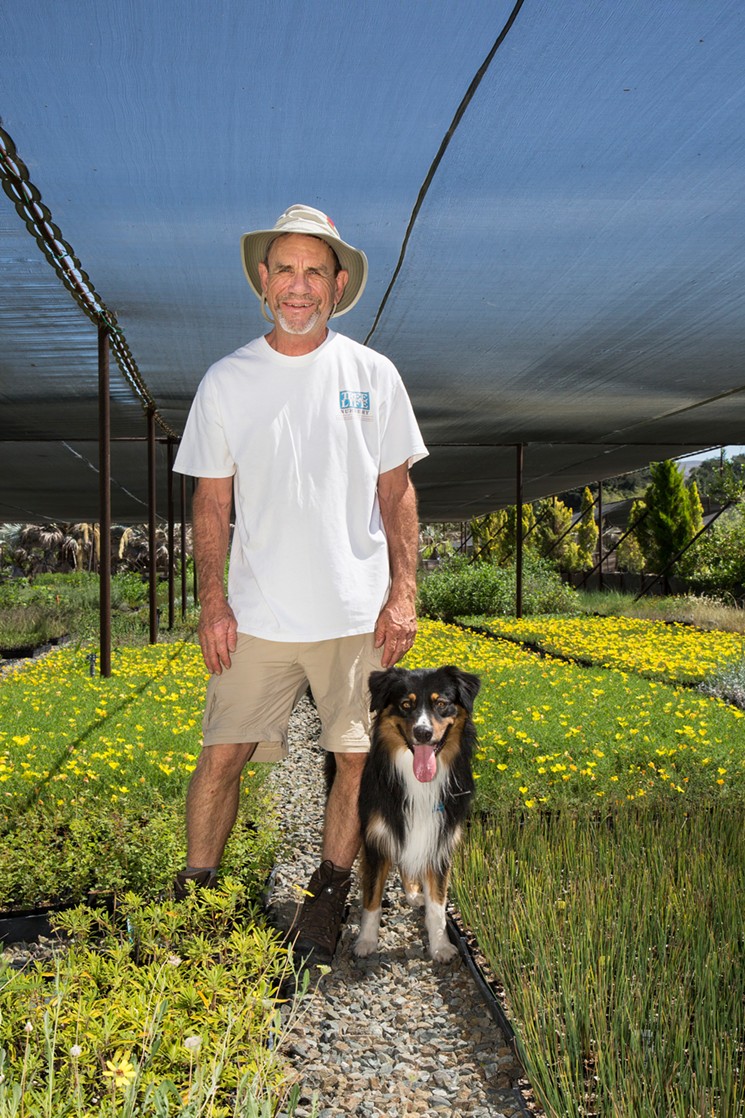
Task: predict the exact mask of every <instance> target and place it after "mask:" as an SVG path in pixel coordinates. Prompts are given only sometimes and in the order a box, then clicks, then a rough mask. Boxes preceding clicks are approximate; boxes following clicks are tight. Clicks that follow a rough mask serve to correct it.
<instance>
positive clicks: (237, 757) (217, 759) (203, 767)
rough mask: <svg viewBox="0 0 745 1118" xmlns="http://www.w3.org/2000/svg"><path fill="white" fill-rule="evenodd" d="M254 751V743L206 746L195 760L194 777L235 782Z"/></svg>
mask: <svg viewBox="0 0 745 1118" xmlns="http://www.w3.org/2000/svg"><path fill="white" fill-rule="evenodd" d="M255 749H256V743H255V742H250V743H247V742H240V743H238V744H236V745H206V746H203V747H202V750H201V752H200V754H199V757H198V758H197V767H196V770H195V772H194V775H195V776H197V775H198V776H199V777H200V778H202V777H204V778H208V779H210V780H218V781H221V782H222V781H225V782H228V783H230V782H231V781H233V780H237V779H238V778H239V777H240V775H241V773H242V772H243V769H244V767H245V765H246V764H247V762H248V761H250V759H251V757H252V756H253V754H254V751H255Z"/></svg>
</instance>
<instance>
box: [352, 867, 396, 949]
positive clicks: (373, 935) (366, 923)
mask: <svg viewBox="0 0 745 1118" xmlns="http://www.w3.org/2000/svg"><path fill="white" fill-rule="evenodd" d="M390 868H391V862H390V860H389V859H388V858H385V857H384V856H383V855H382V854H381V853H380V852H379V851H377V850H372V849H370V848H369V847H367V846H365V847H363V850H362V916H361V918H360V934H359V936H358V937H357V940H356V942H355V945H354V948H353V950H354V953H355V955H357V956H358V957H359V958H361V959H364V958H365V957H366V956H367V955H372V954H373V953H374V952H375V951H377V950H378V935H379V933H380V913H381V909H382V906H383V889H384V888H385V882H386V878H387V877H388V873H389V871H390Z"/></svg>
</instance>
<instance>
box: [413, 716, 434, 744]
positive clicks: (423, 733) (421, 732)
mask: <svg viewBox="0 0 745 1118" xmlns="http://www.w3.org/2000/svg"><path fill="white" fill-rule="evenodd" d="M431 740H432V727H431V726H430V725H429V724H428V723H427V722H417V724H416V726H415V727H414V741H418V742H421V743H422V744H423V745H426V743H427V742H429V741H431Z"/></svg>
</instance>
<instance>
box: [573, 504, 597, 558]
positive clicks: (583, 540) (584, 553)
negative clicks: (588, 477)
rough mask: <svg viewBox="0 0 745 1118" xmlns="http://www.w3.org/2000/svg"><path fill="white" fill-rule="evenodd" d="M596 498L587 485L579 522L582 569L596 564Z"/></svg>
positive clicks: (578, 538)
mask: <svg viewBox="0 0 745 1118" xmlns="http://www.w3.org/2000/svg"><path fill="white" fill-rule="evenodd" d="M594 504H595V502H594V500H593V496H592V493H591V492H590V490H589V489H588V487H587V486H585V488H584V490H583V491H582V503H581V505H580V509H579V515H580V518H579V521H578V522H577V547H578V548H579V562H580V570H590V568H591V567H593V566H594V565H595V548H596V547H597V544H598V534H599V533H598V526H597V524H596V523H595V513H594Z"/></svg>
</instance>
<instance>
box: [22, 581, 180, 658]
mask: <svg viewBox="0 0 745 1118" xmlns="http://www.w3.org/2000/svg"><path fill="white" fill-rule="evenodd" d="M167 593H168V590H167V584H166V583H165V582H160V583H159V584H158V590H157V599H158V608H159V610H160V613H161V616H163V615H164V613H165V610H166V608H167ZM111 605H112V635H113V638H114V641H115V642H120V643H121V642H123V643H128V644H144V643H147V641H148V639H149V633H150V622H149V616H148V586H147V583H145V582H143V581H142V579H141V578H140V577H139V575H136V574H134V573H133V572H131V571H130V572H123V573H121V574H117V575H114V576H113V578H112V580H111ZM176 613H177V616H176V619H175V629H174V631H173V632H171V633H169V631H168V630H166V629H165V628H164V627H163V629H162V632H161V636H162V638H163V639H170V638H171V637H172V636H173V635H176V636H177V637H179V638H184V637H187V638H188V637H190V636H193V633H194V631H195V628H196V623H197V616H196V613H195V612H194V610H193V609H190V610H189V612H188V613H187V617H186V618H185V619H182V618H181V614H180V610H179V609H177V611H176ZM24 615H28V618H29V619H30V618H34V619H35V622H34V624H35V628H29V626H26V628H25V629H24V628H23V627H22V626H23V617H24ZM19 626H21V628H19ZM24 632H25V633H26V634H27V636H28V638H29V639H23V640H19V639H18V638H19V636H21V635H23V633H24ZM98 632H99V580H98V576H97V575H95V574H92V573H90V572H87V571H79V572H76V573H74V574H64V575H63V574H42V575H37V576H36V577H35V578H34V579H33V580H31V579H25V578H14V579H6V580H5V581H2V582H0V648H5V649H10V648H17V647H20V646H21V645H25V644H31V645H41V644H45V643H46V642H47V641H48V640H50V639H52V638H53V637H55V636H60V635H61V634H63V633H65V634H69V635H70V636H71V638H72V639H73V640H74V641H81V640H86V639H91V640H96V639H97V637H98Z"/></svg>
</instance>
